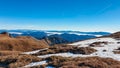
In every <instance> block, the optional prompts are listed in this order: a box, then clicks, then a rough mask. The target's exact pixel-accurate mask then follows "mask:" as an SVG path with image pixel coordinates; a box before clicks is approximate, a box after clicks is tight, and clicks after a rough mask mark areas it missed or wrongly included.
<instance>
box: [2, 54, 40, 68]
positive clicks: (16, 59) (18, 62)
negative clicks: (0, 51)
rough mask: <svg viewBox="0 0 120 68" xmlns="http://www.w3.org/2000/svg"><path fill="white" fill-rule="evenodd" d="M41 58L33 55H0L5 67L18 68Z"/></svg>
mask: <svg viewBox="0 0 120 68" xmlns="http://www.w3.org/2000/svg"><path fill="white" fill-rule="evenodd" d="M40 60H41V59H40V58H38V57H36V56H31V55H9V56H0V66H1V67H5V68H18V67H22V66H25V65H27V64H29V63H31V62H38V61H40Z"/></svg>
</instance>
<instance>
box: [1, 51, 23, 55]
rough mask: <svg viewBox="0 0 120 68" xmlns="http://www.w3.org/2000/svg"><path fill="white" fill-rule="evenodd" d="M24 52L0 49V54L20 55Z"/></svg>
mask: <svg viewBox="0 0 120 68" xmlns="http://www.w3.org/2000/svg"><path fill="white" fill-rule="evenodd" d="M20 53H22V52H20V51H0V56H7V55H18V54H20Z"/></svg>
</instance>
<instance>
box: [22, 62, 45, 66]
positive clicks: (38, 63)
mask: <svg viewBox="0 0 120 68" xmlns="http://www.w3.org/2000/svg"><path fill="white" fill-rule="evenodd" d="M43 64H47V62H46V61H40V62H33V63H30V64H28V65H26V66H24V67H23V68H27V67H33V66H38V65H43Z"/></svg>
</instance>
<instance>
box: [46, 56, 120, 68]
mask: <svg viewBox="0 0 120 68" xmlns="http://www.w3.org/2000/svg"><path fill="white" fill-rule="evenodd" d="M46 60H48V61H49V64H48V65H52V66H54V67H56V68H59V67H61V68H120V61H116V60H113V59H111V58H100V57H86V58H81V57H77V58H70V57H69V58H67V57H61V56H52V57H49V58H46Z"/></svg>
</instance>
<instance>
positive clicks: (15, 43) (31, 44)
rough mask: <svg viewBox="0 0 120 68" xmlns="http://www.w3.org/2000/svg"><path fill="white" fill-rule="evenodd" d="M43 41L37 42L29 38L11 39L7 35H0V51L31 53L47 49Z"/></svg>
mask: <svg viewBox="0 0 120 68" xmlns="http://www.w3.org/2000/svg"><path fill="white" fill-rule="evenodd" d="M48 47H49V46H48V44H47V43H46V42H45V40H37V39H35V38H33V37H29V36H19V37H16V38H12V37H10V36H8V34H7V35H6V34H0V50H1V51H6V50H9V51H32V50H37V49H42V48H48Z"/></svg>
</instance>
